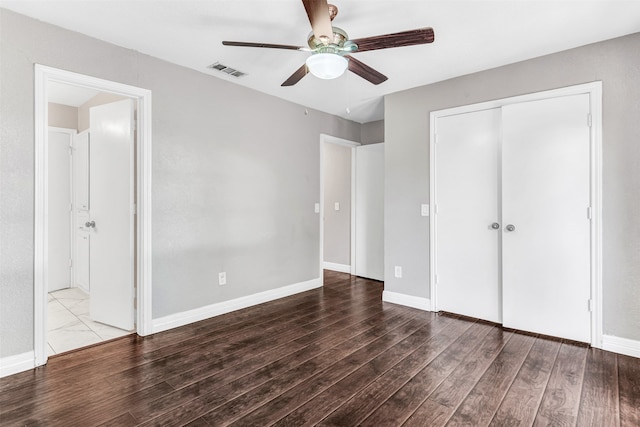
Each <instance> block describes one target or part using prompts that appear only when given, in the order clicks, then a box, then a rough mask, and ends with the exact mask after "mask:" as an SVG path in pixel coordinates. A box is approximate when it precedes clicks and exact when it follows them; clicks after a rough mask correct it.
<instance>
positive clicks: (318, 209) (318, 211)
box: [313, 203, 320, 213]
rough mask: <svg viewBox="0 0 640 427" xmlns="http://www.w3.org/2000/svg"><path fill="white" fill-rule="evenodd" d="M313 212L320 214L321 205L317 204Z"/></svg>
mask: <svg viewBox="0 0 640 427" xmlns="http://www.w3.org/2000/svg"><path fill="white" fill-rule="evenodd" d="M313 211H314V212H315V213H320V203H316V204H315V205H314V206H313Z"/></svg>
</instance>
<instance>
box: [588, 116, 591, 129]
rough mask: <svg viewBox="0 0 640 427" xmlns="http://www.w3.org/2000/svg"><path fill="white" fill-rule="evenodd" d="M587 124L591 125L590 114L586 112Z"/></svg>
mask: <svg viewBox="0 0 640 427" xmlns="http://www.w3.org/2000/svg"><path fill="white" fill-rule="evenodd" d="M587 126H589V127H591V114H587Z"/></svg>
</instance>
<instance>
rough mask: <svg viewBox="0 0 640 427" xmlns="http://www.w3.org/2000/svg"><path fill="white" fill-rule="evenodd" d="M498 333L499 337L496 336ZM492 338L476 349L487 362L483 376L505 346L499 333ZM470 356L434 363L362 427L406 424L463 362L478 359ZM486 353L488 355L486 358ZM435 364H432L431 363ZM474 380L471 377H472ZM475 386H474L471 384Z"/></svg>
mask: <svg viewBox="0 0 640 427" xmlns="http://www.w3.org/2000/svg"><path fill="white" fill-rule="evenodd" d="M496 331H498V332H499V333H498V334H495V332H496ZM491 332H492V333H493V334H491V335H490V336H488V337H487V338H488V339H487V340H486V341H485V343H483V345H481V346H480V347H479V351H480V354H482V355H483V356H485V358H486V359H487V361H486V364H484V365H482V368H481V371H482V372H485V370H486V367H487V365H489V363H490V362H493V360H494V356H495V354H496V353H497V352H498V351H499V350H500V349H502V348H503V346H504V345H505V343H504V342H503V338H504V337H503V334H502V330H501V329H500V328H498V327H495V328H494V330H493V331H491ZM510 337H511V334H510V333H508V336H507V338H506V340H505V341H506V342H507V343H508V342H509V339H510ZM486 343H490V344H489V347H490V348H492V349H493V351H492V352H487V351H486V346H485V344H486ZM474 353H475V352H471V353H469V354H467V355H466V357H464V358H462V357H461V358H459V359H457V360H453V361H451V362H449V361H448V360H447V359H448V358H447V357H440V358H439V359H441V360H437V359H436V360H437V361H438V362H439V363H436V364H430V365H429V366H427V367H426V368H425V369H423V370H422V371H421V372H420V373H418V374H417V375H415V376H414V377H413V378H412V379H411V381H409V382H408V383H407V384H405V385H404V386H403V387H402V388H401V389H400V390H398V392H397V393H396V394H394V395H393V396H392V397H391V398H390V399H389V400H388V401H387V402H385V404H384V405H382V406H381V407H380V408H378V409H377V410H376V411H375V412H374V413H373V414H371V416H369V417H368V418H367V419H366V420H365V421H364V422H363V423H362V425H363V426H376V425H385V424H389V423H395V422H403V421H405V420H406V419H407V418H408V417H409V416H410V415H411V414H412V413H413V412H414V411H415V410H417V409H418V408H419V407H420V406H421V405H422V403H423V402H424V401H425V400H426V399H427V398H428V396H429V395H431V394H432V393H433V392H434V391H435V390H437V389H438V388H439V387H440V386H441V385H442V383H443V382H444V381H445V379H447V378H448V377H449V376H450V375H451V374H452V373H454V372H458V371H457V369H456V368H457V367H458V366H460V365H461V364H462V363H464V362H467V363H468V362H469V359H470V358H473V360H477V359H478V355H477V354H474ZM487 353H488V354H489V355H490V356H489V357H487ZM434 362H435V361H434ZM472 378H473V377H472ZM474 383H475V382H474Z"/></svg>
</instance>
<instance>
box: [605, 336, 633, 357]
mask: <svg viewBox="0 0 640 427" xmlns="http://www.w3.org/2000/svg"><path fill="white" fill-rule="evenodd" d="M602 349H603V350H607V351H612V352H614V353H620V354H626V355H627V356H633V357H640V341H636V340H630V339H628V338H620V337H615V336H613V335H603V336H602Z"/></svg>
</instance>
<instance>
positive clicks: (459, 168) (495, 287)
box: [432, 93, 593, 342]
mask: <svg viewBox="0 0 640 427" xmlns="http://www.w3.org/2000/svg"><path fill="white" fill-rule="evenodd" d="M591 108H592V100H591V95H590V94H589V93H582V94H572V95H566V96H554V97H550V98H546V99H537V100H532V101H527V102H518V103H509V104H506V105H501V106H498V107H496V108H486V109H481V110H476V111H469V112H463V113H459V114H451V115H440V116H438V117H437V118H435V120H434V121H432V124H433V125H434V129H435V135H436V137H435V144H434V145H433V147H432V155H433V156H434V159H433V161H432V167H434V170H433V171H432V179H433V180H434V182H433V183H432V190H433V195H432V203H434V218H433V226H432V227H433V228H432V231H433V233H434V235H433V242H432V249H433V252H434V253H433V254H432V268H433V270H434V271H433V276H432V277H434V285H435V286H434V290H435V295H432V298H434V299H435V307H436V308H437V310H443V311H447V312H453V313H458V314H463V315H467V316H472V317H478V318H481V319H485V320H489V321H492V322H497V323H502V324H503V325H504V326H505V327H509V328H515V329H519V330H524V331H530V332H535V333H541V334H545V335H552V336H557V337H562V338H568V339H572V340H576V341H582V342H591V309H590V304H591V292H592V291H591V289H592V256H591V254H592V252H591V250H592V246H591V245H592V233H593V232H592V196H591V195H592V191H591V187H592V180H591V173H592V169H591V168H592V161H591V160H592V155H593V153H592V148H591V147H592V144H591V139H592V132H591V126H592V125H591V117H592V116H591Z"/></svg>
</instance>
